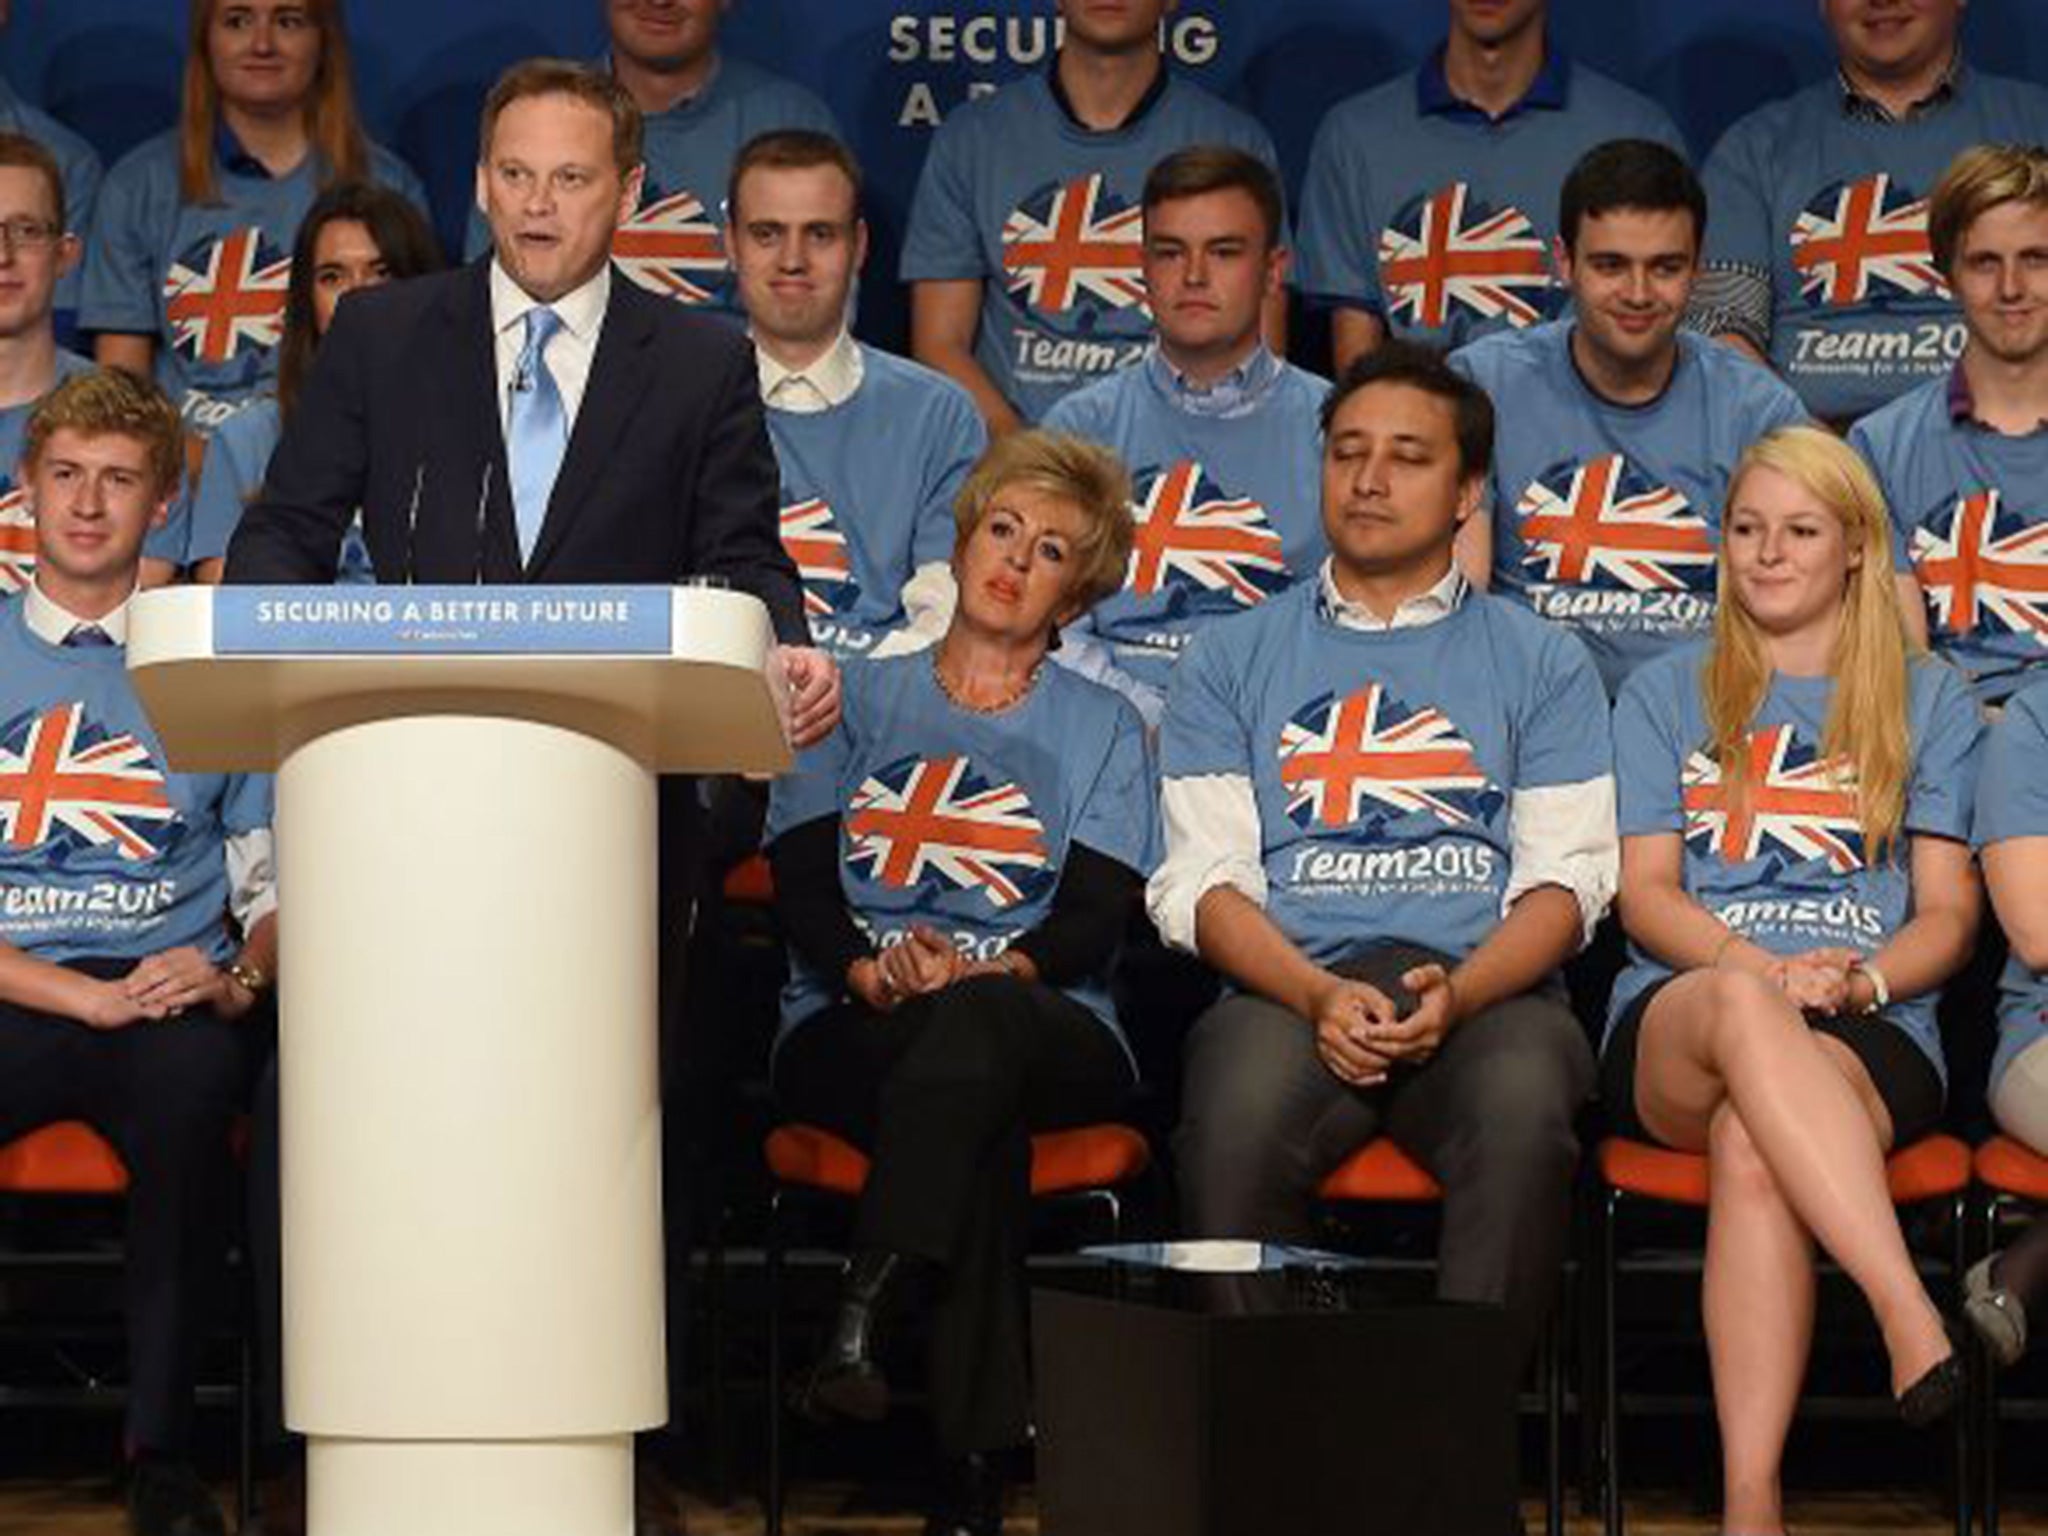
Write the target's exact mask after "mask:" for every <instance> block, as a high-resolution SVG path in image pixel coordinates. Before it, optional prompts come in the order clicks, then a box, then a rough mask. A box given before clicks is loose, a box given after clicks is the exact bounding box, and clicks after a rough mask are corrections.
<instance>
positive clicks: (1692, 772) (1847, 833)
mask: <svg viewBox="0 0 2048 1536" xmlns="http://www.w3.org/2000/svg"><path fill="white" fill-rule="evenodd" d="M1748 750H1749V779H1748V783H1747V784H1746V785H1745V786H1744V791H1745V792H1744V795H1743V801H1744V803H1743V805H1742V806H1741V808H1740V809H1738V810H1732V811H1731V810H1730V809H1729V806H1728V790H1727V786H1726V785H1724V784H1723V783H1722V782H1721V764H1720V762H1719V761H1718V760H1717V759H1715V758H1714V757H1712V756H1710V755H1709V754H1707V753H1705V752H1695V753H1693V754H1692V756H1691V757H1690V758H1689V759H1687V761H1686V765H1685V770H1684V772H1683V774H1682V775H1681V786H1682V799H1683V804H1684V807H1685V840H1686V843H1687V844H1688V845H1689V846H1690V847H1691V848H1692V849H1693V851H1694V852H1696V853H1698V854H1701V855H1702V856H1704V855H1706V854H1719V855H1720V856H1721V858H1722V860H1723V861H1724V862H1726V863H1729V864H1746V863H1748V862H1749V861H1750V860H1751V859H1755V858H1761V857H1763V856H1764V855H1766V854H1772V855H1775V856H1777V857H1778V859H1779V861H1780V862H1781V863H1783V864H1786V865H1790V864H1796V863H1803V862H1805V861H1806V860H1808V859H1825V860H1827V862H1828V865H1829V867H1831V868H1832V869H1834V870H1835V871H1836V872H1837V873H1838V874H1849V873H1852V872H1853V871H1855V870H1859V869H1861V868H1862V867H1863V823H1862V822H1861V821H1860V820H1859V819H1858V817H1857V814H1856V778H1855V774H1854V772H1853V770H1852V769H1851V768H1850V767H1849V765H1848V764H1847V763H1846V762H1842V761H1840V760H1838V759H1828V760H1823V759H1822V758H1821V756H1820V753H1819V752H1818V751H1817V750H1816V749H1815V748H1814V746H1813V745H1812V744H1811V743H1809V742H1802V741H1801V740H1800V739H1799V734H1798V732H1797V731H1795V730H1794V729H1793V728H1792V727H1791V726H1789V725H1773V726H1767V727H1765V728H1764V729H1763V730H1760V731H1752V732H1750V736H1749V748H1748Z"/></svg>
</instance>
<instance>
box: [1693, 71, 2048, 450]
mask: <svg viewBox="0 0 2048 1536" xmlns="http://www.w3.org/2000/svg"><path fill="white" fill-rule="evenodd" d="M2044 140H2048V91H2044V90H2042V89H2041V87H2039V86H2037V85H2032V84H2027V83H2025V82H2022V81H2018V80H2007V79H2002V78H2001V77H1999V76H1997V75H1986V74H1980V73H1978V72H1977V71H1976V70H1971V69H1966V70H1964V71H1963V72H1962V73H1961V74H1960V75H1959V76H1958V77H1957V80H1956V93H1955V96H1954V97H1953V99H1951V100H1950V101H1949V102H1947V103H1946V104H1945V105H1943V106H1941V107H1938V108H1936V109H1934V110H1931V111H1928V112H1925V113H1922V114H1919V115H1917V116H1914V117H1912V118H1909V119H1907V120H1906V121H1904V122H1897V123H1874V122H1867V121H1863V120H1860V119H1853V118H1851V117H1849V116H1848V115H1847V114H1846V113H1844V112H1843V110H1842V86H1841V82H1840V81H1838V80H1836V79H1834V78H1833V77H1832V76H1831V77H1830V78H1828V79H1826V80H1822V81H1819V82H1817V83H1815V84H1813V85H1811V86H1808V87H1807V88H1806V89H1805V90H1803V91H1800V92H1798V93H1797V94H1796V95H1792V96H1788V97H1786V98H1785V99H1784V100H1782V101H1773V102H1769V103H1767V104H1765V105H1764V106H1761V107H1758V108H1757V109H1756V110H1755V111H1754V112H1752V113H1750V114H1749V115H1748V116H1747V117H1745V118H1743V119H1742V120H1741V121H1739V122H1737V123H1736V124H1735V125H1734V126H1733V127H1732V128H1730V129H1729V130H1728V131H1727V133H1725V134H1724V135H1722V137H1721V142H1720V143H1719V144H1717V145H1715V146H1714V152H1713V153H1712V154H1711V155H1709V156H1708V157H1707V164H1706V169H1705V171H1704V172H1703V173H1702V175H1701V180H1702V181H1703V182H1704V183H1705V185H1706V189H1707V206H1708V207H1709V208H1710V209H1711V210H1712V217H1710V218H1709V219H1708V220H1707V250H1706V255H1707V259H1708V261H1710V262H1724V263H1730V264H1736V265H1740V266H1743V267H1746V268H1749V269H1751V270H1752V271H1754V272H1755V273H1757V274H1758V275H1761V276H1768V278H1769V279H1770V285H1771V362H1772V365H1773V366H1774V367H1776V368H1777V370H1778V372H1779V373H1781V374H1783V375H1784V376H1785V378H1786V380H1787V381H1788V382H1789V383H1790V384H1791V385H1792V387H1793V388H1794V389H1796V390H1798V391H1799V395H1800V398H1801V399H1803V400H1804V401H1805V402H1806V407H1807V409H1808V410H1810V411H1812V412H1813V414H1814V415H1816V416H1819V417H1822V418H1824V419H1826V420H1829V421H1842V420H1846V419H1848V418H1850V417H1852V416H1861V415H1863V414H1864V413H1865V412H1866V411H1872V410H1875V409H1876V408H1877V407H1878V406H1880V405H1883V404H1884V403H1885V402H1886V401H1887V400H1890V399H1892V398H1893V397H1894V396H1896V395H1898V394H1900V393H1902V392H1903V391H1905V390H1907V389H1910V388H1912V386H1913V385H1915V384H1917V383H1918V382H1919V381H1920V380H1922V379H1925V378H1927V377H1929V376H1930V375H1933V374H1937V373H1945V372H1946V371H1947V370H1948V366H1949V364H1951V363H1953V362H1954V361H1955V360H1956V358H1957V357H1958V356H1960V355H1961V353H1962V350H1963V324H1962V320H1961V319H1960V318H1959V316H1958V312H1957V310H1956V305H1955V300H1954V299H1953V298H1952V297H1951V296H1950V294H1949V289H1948V281H1947V279H1946V278H1945V277H1944V276H1943V275H1942V274H1941V273H1940V272H1938V271H1936V270H1935V267H1934V253H1933V248H1932V247H1931V246H1930V245H1929V244H1928V240H1927V198H1928V194H1929V193H1931V192H1932V191H1933V190H1934V184H1935V182H1936V181H1938V180H1940V178H1941V173H1942V172H1943V171H1944V170H1946V169H1947V168H1948V164H1949V162H1950V161H1951V160H1953V159H1954V158H1955V157H1956V155H1957V153H1958V152H1959V151H1961V150H1963V149H1965V148H1967V147H1968V146H1969V145H1972V144H1982V143H2001V144H2038V143H2041V142H2043V141H2044Z"/></svg>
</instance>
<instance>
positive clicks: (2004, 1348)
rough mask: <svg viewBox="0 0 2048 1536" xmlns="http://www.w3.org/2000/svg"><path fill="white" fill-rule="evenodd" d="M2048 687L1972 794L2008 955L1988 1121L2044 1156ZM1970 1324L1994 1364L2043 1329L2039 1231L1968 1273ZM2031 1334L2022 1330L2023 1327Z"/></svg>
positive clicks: (2010, 712) (2009, 732) (2040, 1225)
mask: <svg viewBox="0 0 2048 1536" xmlns="http://www.w3.org/2000/svg"><path fill="white" fill-rule="evenodd" d="M2044 762H2048V682H2038V683H2035V684H2033V685H2032V686H2031V687H2029V688H2026V689H2024V690H2022V691H2021V692H2019V693H2017V694H2014V695H2013V697H2012V699H2011V700H2010V701H2009V702H2008V703H2007V704H2006V706H2005V713H2004V714H2003V715H2002V716H2001V717H2000V718H1999V721H1998V723H1997V724H1996V725H1994V726H1992V728H1991V734H1990V737H1989V739H1988V740H1987V742H1986V744H1985V748H1984V777H1983V779H1982V781H1981V782H1980V783H1979V784H1978V786H1977V825H1976V839H1977V844H1978V846H1979V847H1980V848H1981V849H1982V850H1983V854H1984V880H1985V883H1986V884H1987V885H1989V886H1990V888H1991V904H1992V906H1993V907H1994V908H1995V909H1996V910H1997V912H1998V921H1999V924H2000V926H2002V927H2003V928H2004V929H2005V937H2006V941H2007V943H2008V944H2009V945H2010V946H2011V952H2010V955H2009V958H2008V959H2007V960H2006V965H2005V975H2004V976H2003V977H2002V978H2001V979H2000V981H1999V990H2000V992H2001V994H2002V999H2001V1002H2000V1005H1999V1010H1998V1053H1997V1055H1996V1056H1994V1057H1993V1058H1992V1062H1991V1113H1992V1116H1993V1117H1994V1118H1995V1119H1996V1120H1997V1121H1998V1125H1999V1129H2001V1130H2003V1131H2004V1132H2005V1133H2006V1135H2008V1136H2011V1137H2012V1138H2014V1139H2015V1140H2016V1141H2021V1142H2024V1143H2026V1145H2028V1146H2029V1147H2032V1148H2033V1149H2034V1150H2035V1151H2036V1152H2039V1153H2040V1154H2041V1155H2042V1156H2044V1157H2048V774H2044V773H2043V772H2042V771H2041V765H2042V764H2043V763H2044ZM1966 1288H1967V1290H1968V1293H1969V1301H1968V1311H1969V1316H1970V1321H1971V1322H1972V1323H1973V1324H1974V1325H1975V1326H1976V1329H1977V1331H1978V1333H1979V1334H1981V1335H1982V1336H1983V1338H1984V1342H1985V1343H1986V1344H1987V1345H1989V1346H1990V1348H1991V1351H1992V1353H1993V1355H1995V1356H1996V1357H1997V1359H1998V1360H1999V1361H2000V1363H2002V1364H2005V1365H2010V1364H2012V1362H2013V1361H2015V1360H2017V1359H2019V1357H2020V1356H2021V1355H2022V1354H2024V1353H2025V1352H2026V1348H2027V1337H2028V1334H2029V1332H2030V1331H2031V1332H2033V1333H2039V1332H2040V1330H2041V1329H2042V1328H2043V1327H2048V1222H2036V1223H2035V1224H2034V1226H2033V1227H2032V1228H2030V1229H2029V1230H2028V1232H2027V1233H2026V1235H2024V1236H2023V1237H2021V1238H2020V1240H2019V1241H2018V1242H2017V1243H2015V1244H2013V1246H2012V1247H2011V1248H2009V1249H2008V1250H2006V1252H2004V1253H2002V1254H1996V1255H1993V1256H1992V1257H1990V1258H1987V1259H1985V1260H1984V1261H1983V1262H1982V1263H1980V1264H1979V1265H1977V1267H1976V1268H1975V1269H1973V1270H1971V1271H1970V1275H1969V1280H1968V1283H1967V1287H1966ZM2030 1324H2031V1325H2032V1326H2031V1329H2030V1327H2029V1325H2030Z"/></svg>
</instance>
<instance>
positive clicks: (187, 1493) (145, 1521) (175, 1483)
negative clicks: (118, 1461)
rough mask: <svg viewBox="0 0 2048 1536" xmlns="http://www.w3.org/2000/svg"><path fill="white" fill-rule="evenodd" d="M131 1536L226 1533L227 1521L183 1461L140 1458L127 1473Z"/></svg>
mask: <svg viewBox="0 0 2048 1536" xmlns="http://www.w3.org/2000/svg"><path fill="white" fill-rule="evenodd" d="M128 1530H129V1532H130V1536H227V1532H228V1527H227V1522H226V1521H225V1520H223V1519H222V1518H221V1513H220V1506H219V1505H218V1504H216V1503H214V1501H213V1495H212V1494H211V1493H209V1492H208V1491H207V1487H206V1484H204V1483H202V1482H201V1481H200V1480H199V1474H198V1473H197V1472H194V1471H193V1470H192V1468H191V1467H190V1466H189V1465H188V1464H187V1463H185V1462H182V1461H173V1460H170V1459H168V1458H165V1457H157V1456H145V1457H141V1458H139V1459H138V1460H137V1461H136V1462H135V1464H134V1466H133V1467H131V1468H130V1469H129V1473H128Z"/></svg>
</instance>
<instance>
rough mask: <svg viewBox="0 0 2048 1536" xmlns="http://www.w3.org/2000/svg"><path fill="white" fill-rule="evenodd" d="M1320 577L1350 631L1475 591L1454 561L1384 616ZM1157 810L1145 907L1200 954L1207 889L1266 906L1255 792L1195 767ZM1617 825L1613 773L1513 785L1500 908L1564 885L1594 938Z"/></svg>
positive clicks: (1327, 576) (1402, 624)
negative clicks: (1162, 830) (1159, 844)
mask: <svg viewBox="0 0 2048 1536" xmlns="http://www.w3.org/2000/svg"><path fill="white" fill-rule="evenodd" d="M1317 580H1318V581H1319V582H1320V583H1321V586H1322V597H1323V605H1324V607H1325V609H1326V610H1327V611H1328V612H1329V614H1330V616H1331V618H1332V619H1334V620H1335V621H1336V622H1337V623H1338V624H1341V625H1343V626H1344V627H1345V628H1347V629H1368V630H1390V629H1405V628H1408V627H1410V626H1419V625H1424V624H1434V623H1436V622H1437V621H1439V620H1441V619H1445V618H1448V617H1449V616H1450V615H1451V614H1452V613H1454V612H1456V611H1457V609H1458V607H1459V606H1460V605H1461V604H1462V603H1463V602H1464V601H1465V598H1466V596H1467V593H1468V590H1469V588H1468V586H1467V583H1466V581H1465V576H1464V573H1463V572H1462V571H1460V570H1459V568H1458V566H1457V564H1456V562H1455V561H1454V562H1453V563H1452V565H1451V568H1450V570H1449V571H1447V572H1446V573H1445V574H1444V578H1443V579H1442V580H1441V581H1439V582H1438V583H1437V584H1436V585H1435V586H1433V587H1431V588H1429V590H1428V591H1426V592H1418V593H1416V594H1415V596H1413V597H1411V598H1408V599H1406V600H1404V601H1403V602H1402V603H1401V605H1400V606H1399V607H1398V608H1396V609H1395V610H1394V613H1393V616H1392V617H1391V618H1387V619H1382V618H1381V617H1379V615H1377V614H1375V613H1374V612H1373V611H1372V610H1371V609H1369V608H1367V607H1366V606H1365V605H1364V604H1363V603H1354V602H1351V601H1350V600H1349V599H1347V598H1346V597H1345V596H1344V594H1343V593H1342V592H1340V591H1339V590H1338V589H1337V581H1336V576H1335V573H1334V571H1333V569H1332V566H1331V562H1330V561H1329V560H1328V559H1327V558H1326V559H1325V560H1324V561H1323V564H1322V569H1321V571H1320V572H1319V573H1318V575H1317ZM1160 811H1161V814H1162V815H1163V817H1164V819H1165V827H1166V858H1165V861H1164V862H1163V863H1161V864H1160V866H1159V868H1158V869H1157V870H1156V871H1154V873H1153V875H1152V878H1151V880H1150V881H1149V882H1147V884H1146V888H1145V904H1146V907H1147V909H1148V910H1149V911H1150V912H1151V914H1152V921H1153V923H1154V924H1155V925H1156V926H1157V927H1158V929H1159V932H1160V935H1161V937H1163V938H1164V939H1165V940H1166V942H1167V943H1169V944H1171V945H1173V946H1174V947H1176V948H1178V949H1185V950H1187V951H1189V952H1190V953H1199V949H1198V946H1197V945H1196V943H1195V909H1196V907H1198V906H1199V905H1200V904H1201V900H1202V898H1203V897H1204V896H1205V895H1207V894H1208V893H1209V892H1210V891H1212V890H1214V889H1215V888H1216V887H1217V886H1219V885H1227V886H1230V887H1232V888H1233V889H1235V890H1237V891H1240V892H1242V893H1243V894H1244V895H1245V896H1246V897H1248V898H1249V899H1250V900H1251V901H1253V902H1254V903H1256V904H1257V905H1259V906H1260V907H1264V906H1265V904H1266V894H1267V893H1266V868H1265V864H1264V862H1263V860H1262V858H1261V854H1262V853H1263V852H1264V846H1265V835H1264V832H1263V830H1262V829H1261V827H1260V824H1259V805H1258V797H1257V793H1256V791H1255V790H1254V788H1253V785H1252V779H1251V776H1250V774H1248V773H1242V774H1241V773H1204V774H1188V775H1184V776H1181V777H1177V778H1167V779H1163V780H1162V781H1161V784H1160ZM1615 828H1616V823H1615V799H1614V776H1613V775H1612V774H1601V775H1600V776H1599V777H1598V778H1593V779H1586V780H1583V781H1581V782H1579V783H1574V784H1545V785H1534V786H1530V787H1527V788H1521V789H1517V790H1515V791H1514V792H1513V794H1512V795H1511V796H1510V797H1509V800H1508V839H1509V844H1510V856H1509V870H1508V883H1507V888H1506V889H1505V890H1503V891H1502V892H1501V913H1502V915H1503V916H1505V915H1506V913H1507V910H1508V908H1510V907H1512V906H1513V905H1514V904H1515V903H1516V902H1517V901H1519V900H1520V899H1521V898H1522V896H1523V895H1524V894H1526V893H1527V892H1529V891H1532V890H1535V889H1536V888H1537V887H1538V886H1544V885H1555V886H1560V887H1562V888H1563V889H1565V890H1567V891H1570V892H1571V893H1572V895H1573V896H1574V897H1575V898H1576V899H1577V900H1578V903H1579V918H1580V921H1581V924H1582V925H1583V930H1584V934H1585V937H1586V938H1588V939H1590V938H1591V937H1592V933H1593V928H1594V925H1595V924H1597V923H1598V922H1599V921H1600V917H1601V914H1602V913H1604V912H1605V911H1606V910H1607V905H1608V903H1609V902H1611V901H1612V900H1613V899H1614V892H1615V887H1616V885H1617V883H1618V882H1619V880H1620V876H1621V840H1620V837H1619V835H1618V833H1617V832H1616V829H1615Z"/></svg>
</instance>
